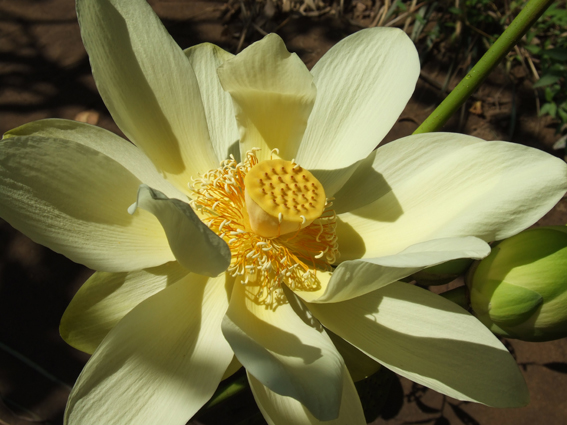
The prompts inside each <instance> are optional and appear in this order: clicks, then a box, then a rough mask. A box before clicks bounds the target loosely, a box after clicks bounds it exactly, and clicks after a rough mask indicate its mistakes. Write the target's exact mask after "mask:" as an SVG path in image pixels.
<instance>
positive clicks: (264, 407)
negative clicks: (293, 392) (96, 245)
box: [248, 373, 366, 425]
mask: <svg viewBox="0 0 567 425" xmlns="http://www.w3.org/2000/svg"><path fill="white" fill-rule="evenodd" d="M248 382H250V388H251V389H252V394H254V399H255V400H256V403H258V407H259V408H260V411H261V412H262V415H264V419H266V422H268V424H269V425H357V424H358V425H366V420H365V418H364V412H363V411H362V405H361V404H360V399H359V398H358V393H357V392H356V388H355V387H354V384H353V383H352V379H351V378H350V376H349V374H348V373H343V395H342V399H341V407H340V412H339V417H338V418H337V419H334V420H331V421H320V420H318V419H317V418H315V417H314V416H313V415H312V414H311V413H309V410H307V409H306V408H305V406H303V405H302V404H301V403H300V402H298V401H297V400H295V399H293V398H291V397H284V396H281V395H278V394H276V393H274V392H273V391H271V390H270V389H269V388H268V387H266V386H264V385H262V383H261V382H260V381H258V380H257V379H256V378H254V376H253V375H251V374H248Z"/></svg>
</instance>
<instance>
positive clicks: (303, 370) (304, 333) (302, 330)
mask: <svg viewBox="0 0 567 425" xmlns="http://www.w3.org/2000/svg"><path fill="white" fill-rule="evenodd" d="M258 289H259V287H257V286H252V285H250V284H247V285H241V284H239V283H236V284H235V285H234V291H233V293H232V297H231V300H230V307H229V309H228V311H227V314H226V317H225V318H224V320H223V323H222V329H223V333H224V336H225V337H226V339H227V341H228V342H229V344H230V346H231V347H232V349H233V350H234V353H235V355H236V357H237V358H238V360H239V361H240V362H241V363H242V365H243V366H244V367H245V368H246V369H247V370H248V372H250V373H251V374H252V375H254V376H255V377H256V379H258V380H259V381H260V382H262V384H263V385H266V386H267V387H269V388H270V389H271V390H272V391H274V392H275V393H277V394H280V395H282V396H288V397H292V398H294V399H295V400H298V401H299V402H300V403H302V404H303V405H304V406H305V407H306V408H308V409H309V411H310V412H311V413H312V414H313V415H314V416H315V417H316V418H318V419H319V420H327V421H328V420H332V419H335V418H337V416H338V415H339V406H340V400H341V392H342V386H343V384H342V382H343V379H344V378H343V376H342V375H344V370H343V367H344V363H343V360H342V358H341V356H340V354H339V353H338V352H337V350H336V349H335V347H334V345H333V343H332V342H331V340H330V339H329V337H328V336H327V334H326V333H325V331H324V329H323V327H322V326H321V325H320V324H319V322H317V321H316V320H314V319H313V317H309V312H308V311H306V310H305V308H304V307H303V306H302V305H301V304H300V303H299V302H298V300H297V299H295V298H294V297H293V295H292V294H290V295H291V298H290V302H292V303H294V306H295V307H296V308H294V307H292V305H291V304H290V303H283V304H280V305H274V306H267V305H263V304H260V303H258V302H257V301H256V296H257V295H258V292H259V290H258ZM300 305H301V307H299V306H300ZM300 308H303V311H301V310H300ZM296 311H297V313H296ZM298 313H299V314H300V315H301V316H299V315H298Z"/></svg>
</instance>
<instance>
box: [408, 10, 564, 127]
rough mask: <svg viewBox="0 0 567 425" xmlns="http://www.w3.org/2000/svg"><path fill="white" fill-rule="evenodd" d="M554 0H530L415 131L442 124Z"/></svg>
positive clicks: (441, 125)
mask: <svg viewBox="0 0 567 425" xmlns="http://www.w3.org/2000/svg"><path fill="white" fill-rule="evenodd" d="M552 2H553V0H530V1H529V2H528V4H526V6H525V7H524V8H523V9H522V11H521V12H520V14H519V15H518V16H517V17H516V19H514V20H513V21H512V23H511V24H510V26H509V27H508V28H506V30H505V31H504V32H503V33H502V35H501V36H500V37H499V38H498V40H496V42H495V43H494V45H493V46H492V47H491V48H490V49H488V52H486V53H485V54H484V56H483V57H482V58H481V59H480V60H479V61H478V63H477V64H476V65H475V66H474V67H473V69H471V71H470V72H469V73H468V74H467V76H466V77H465V78H463V80H462V81H461V82H460V83H459V85H458V86H457V87H455V89H454V90H453V91H452V92H451V93H449V95H448V96H447V97H446V98H445V100H444V101H443V102H441V104H440V105H439V106H438V107H437V108H436V109H435V111H433V113H432V114H431V115H430V116H429V117H427V119H426V120H425V121H424V122H423V123H422V124H421V125H420V126H419V127H418V128H417V130H415V131H414V132H413V134H419V133H429V132H431V131H437V130H439V129H440V128H441V127H443V125H444V124H445V123H446V122H447V120H448V119H449V118H450V117H451V116H452V115H453V114H454V113H455V112H456V111H457V110H458V109H459V108H460V107H461V106H462V104H463V103H465V101H466V100H467V99H468V98H469V96H470V95H471V94H473V92H474V91H475V90H476V89H477V88H478V87H479V86H480V84H481V83H482V82H483V81H484V79H485V78H486V77H487V76H488V74H490V72H491V71H492V70H493V69H494V67H495V66H496V65H498V63H499V62H500V61H501V60H502V59H503V58H504V56H506V54H507V53H508V52H509V51H510V50H511V49H512V48H513V47H514V46H515V45H516V43H517V42H518V40H519V39H520V38H522V36H523V35H524V34H525V33H526V32H527V31H528V29H529V28H530V27H531V26H532V25H533V24H534V23H535V21H537V20H538V18H539V17H540V16H541V15H542V13H543V12H545V10H546V9H547V8H548V7H549V6H550V5H551V3H552Z"/></svg>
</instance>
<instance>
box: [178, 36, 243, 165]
mask: <svg viewBox="0 0 567 425" xmlns="http://www.w3.org/2000/svg"><path fill="white" fill-rule="evenodd" d="M185 55H186V56H187V58H188V59H189V62H190V63H191V66H192V67H193V71H195V76H196V77H197V81H198V82H199V89H200V91H201V100H202V101H203V107H204V108H205V115H206V116H207V126H208V128H209V134H210V137H211V143H212V144H213V148H214V150H215V153H216V155H217V158H218V160H219V162H220V161H222V160H224V159H227V158H228V157H229V155H230V154H233V155H234V157H235V158H237V160H238V158H240V150H239V146H238V139H239V138H240V135H239V134H238V127H237V126H236V118H235V116H234V108H233V106H232V98H231V97H230V94H228V93H227V92H225V91H224V90H223V88H222V86H221V83H220V80H219V77H218V75H217V68H218V67H219V66H220V65H222V64H223V63H224V62H225V61H227V60H229V59H230V58H232V57H234V55H233V54H231V53H228V52H227V51H226V50H223V49H221V48H220V47H218V46H215V45H214V44H211V43H202V44H197V45H196V46H193V47H190V48H189V49H187V50H185Z"/></svg>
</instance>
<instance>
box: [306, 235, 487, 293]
mask: <svg viewBox="0 0 567 425" xmlns="http://www.w3.org/2000/svg"><path fill="white" fill-rule="evenodd" d="M488 254H490V246H489V245H488V244H487V243H486V242H484V241H482V240H481V239H478V238H475V237H472V236H469V237H462V238H445V239H434V240H432V241H427V242H422V243H419V244H416V245H412V246H410V247H408V248H407V249H405V250H404V251H402V252H400V253H398V254H395V255H391V256H387V257H378V258H364V259H362V260H351V261H344V262H342V263H341V264H339V266H338V267H337V268H336V269H335V271H334V272H333V274H332V275H331V279H330V281H329V282H328V284H326V287H325V290H324V291H323V290H320V291H317V292H306V291H303V292H299V291H296V293H297V294H298V295H299V296H300V297H301V298H303V299H304V300H306V301H309V302H322V303H326V302H338V301H344V300H348V299H351V298H354V297H358V296H360V295H364V294H366V293H368V292H372V291H375V290H376V289H379V288H381V287H383V286H385V285H388V284H390V283H392V282H395V281H397V280H399V279H403V278H404V277H406V276H409V275H412V274H414V273H416V272H418V271H420V270H423V269H424V268H426V267H431V266H435V265H437V264H442V263H446V262H447V261H451V260H455V259H457V258H474V259H475V260H480V259H481V258H484V257H486V256H487V255H488ZM321 286H322V287H323V286H324V284H323V283H322V285H321Z"/></svg>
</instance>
